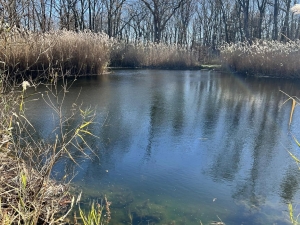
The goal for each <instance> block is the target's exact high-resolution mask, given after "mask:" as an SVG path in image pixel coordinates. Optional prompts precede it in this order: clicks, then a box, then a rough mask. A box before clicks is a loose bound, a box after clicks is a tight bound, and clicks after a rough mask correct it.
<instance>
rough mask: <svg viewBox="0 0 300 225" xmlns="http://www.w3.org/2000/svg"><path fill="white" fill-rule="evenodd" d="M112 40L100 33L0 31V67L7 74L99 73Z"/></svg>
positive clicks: (107, 58)
mask: <svg viewBox="0 0 300 225" xmlns="http://www.w3.org/2000/svg"><path fill="white" fill-rule="evenodd" d="M111 46H112V40H111V39H109V38H108V36H107V35H105V34H103V33H92V32H89V31H86V32H79V33H76V32H72V31H64V30H62V31H53V32H49V33H43V34H42V33H31V32H28V31H19V30H6V31H3V32H2V33H1V34H0V62H1V64H0V70H3V71H6V72H7V73H9V74H10V75H15V74H22V73H31V74H41V73H53V72H60V73H61V72H63V73H66V72H69V73H72V74H101V73H103V71H104V70H105V68H106V67H107V65H108V63H109V59H110V49H111Z"/></svg>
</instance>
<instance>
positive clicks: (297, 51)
mask: <svg viewBox="0 0 300 225" xmlns="http://www.w3.org/2000/svg"><path fill="white" fill-rule="evenodd" d="M220 49H221V61H222V65H223V66H224V67H229V68H230V69H231V70H234V71H236V72H239V73H242V74H249V75H257V76H260V75H264V76H271V77H286V78H299V77H300V63H299V59H300V41H299V40H297V41H289V42H287V43H282V42H279V41H263V40H257V41H254V42H253V43H252V44H249V43H248V42H239V43H236V44H225V45H223V46H222V47H221V48H220Z"/></svg>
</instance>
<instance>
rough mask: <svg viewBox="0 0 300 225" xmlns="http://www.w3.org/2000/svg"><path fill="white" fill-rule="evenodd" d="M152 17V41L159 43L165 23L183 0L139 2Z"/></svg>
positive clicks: (145, 0)
mask: <svg viewBox="0 0 300 225" xmlns="http://www.w3.org/2000/svg"><path fill="white" fill-rule="evenodd" d="M141 1H142V2H143V3H144V4H145V6H146V7H147V8H148V9H149V11H150V12H151V14H152V16H153V27H154V34H153V36H154V41H155V42H160V40H161V35H162V31H163V30H164V29H165V28H166V24H167V22H168V21H169V20H170V19H171V17H172V16H173V15H174V14H175V12H176V10H177V9H179V7H180V6H181V4H183V3H184V0H141Z"/></svg>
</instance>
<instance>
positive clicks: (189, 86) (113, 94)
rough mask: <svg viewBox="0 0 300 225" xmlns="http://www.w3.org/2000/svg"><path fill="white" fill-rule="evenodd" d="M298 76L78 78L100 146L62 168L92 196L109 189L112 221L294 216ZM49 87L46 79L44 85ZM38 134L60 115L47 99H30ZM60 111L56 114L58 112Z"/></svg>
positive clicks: (284, 220) (45, 135) (74, 95)
mask: <svg viewBox="0 0 300 225" xmlns="http://www.w3.org/2000/svg"><path fill="white" fill-rule="evenodd" d="M299 87H300V82H298V81H295V80H282V79H281V80H280V79H269V78H249V77H247V78H245V77H238V76H236V75H233V74H230V73H221V72H214V71H165V70H120V71H114V72H112V73H111V74H109V75H103V76H97V77H88V78H80V79H78V80H77V81H76V82H75V83H74V84H73V85H72V86H71V87H70V89H69V90H68V93H67V94H66V97H65V100H64V104H65V105H66V111H67V108H68V106H70V105H71V104H73V103H76V104H77V105H80V104H82V106H81V108H85V107H90V108H91V109H95V110H96V112H97V116H96V118H95V120H94V122H95V123H94V124H92V126H91V132H92V133H93V134H94V135H96V136H97V137H99V138H93V137H89V138H88V142H89V144H90V146H91V149H92V150H93V151H94V152H95V154H96V155H97V157H96V156H95V155H94V154H92V153H91V154H90V157H91V159H79V161H78V162H79V164H80V165H79V166H76V165H74V163H72V162H71V161H70V160H63V161H61V163H60V164H59V165H57V167H56V168H55V171H56V172H55V173H54V176H57V177H59V176H62V174H63V173H64V172H63V171H68V172H74V173H75V176H74V178H73V180H72V182H73V183H74V184H75V185H76V186H77V187H79V189H81V190H83V198H84V201H85V202H88V201H89V200H90V199H97V198H98V199H99V198H101V197H102V196H103V195H106V196H107V198H108V199H109V201H111V202H112V205H111V211H112V220H111V223H110V224H113V225H117V224H134V225H137V224H201V223H202V224H211V223H212V222H218V221H219V222H221V221H223V222H224V223H225V224H227V225H229V224H290V222H289V216H288V215H289V214H288V203H289V202H292V203H293V205H294V207H295V209H294V210H295V214H296V215H297V214H298V212H300V207H297V204H298V203H299V201H300V198H299V197H300V195H299V194H300V192H299V184H300V173H299V169H298V167H297V165H296V163H295V161H293V159H292V158H291V156H290V155H289V153H288V151H291V152H292V153H293V154H295V155H296V156H299V157H300V153H299V149H297V145H296V143H295V142H294V141H293V138H292V135H295V137H299V138H300V129H298V124H299V118H300V117H299V113H300V112H299V110H297V108H296V110H295V112H294V120H293V122H292V124H291V128H290V129H289V126H288V123H289V117H290V109H291V101H289V102H286V103H284V102H285V100H286V99H287V96H286V95H284V94H283V93H282V92H280V90H282V91H284V92H286V93H288V94H289V95H291V96H300V88H299ZM45 90H46V89H45V88H43V87H40V88H39V89H38V91H41V92H44V91H45ZM26 107H27V110H28V113H27V114H28V117H29V119H30V121H31V123H32V124H34V126H35V128H36V131H37V134H38V136H39V137H40V138H42V139H45V140H51V135H53V130H54V128H55V126H56V124H55V121H56V119H55V118H54V117H53V111H52V110H51V108H49V107H48V106H47V104H45V103H44V102H43V100H42V99H40V100H38V101H30V102H28V103H26ZM53 118H54V119H53Z"/></svg>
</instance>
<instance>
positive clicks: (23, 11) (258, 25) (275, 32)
mask: <svg viewBox="0 0 300 225" xmlns="http://www.w3.org/2000/svg"><path fill="white" fill-rule="evenodd" d="M296 3H297V1H296V0H293V1H292V0H0V20H2V25H4V26H5V25H6V26H9V27H12V26H16V27H19V28H22V29H26V30H31V31H34V32H47V31H50V30H57V29H66V30H72V31H76V32H78V31H83V30H87V29H88V30H91V31H93V32H101V31H103V32H105V33H106V34H108V35H109V36H110V37H114V38H118V39H120V40H125V41H136V40H139V41H145V42H148V41H151V42H164V43H167V44H173V43H175V44H181V45H186V44H188V45H189V46H190V45H192V46H210V47H212V48H214V47H215V46H218V45H219V44H220V43H223V42H227V43H230V42H237V41H244V40H253V39H268V40H279V41H284V40H287V38H288V39H291V40H295V39H297V38H299V37H300V18H299V16H296V15H294V14H293V13H292V12H291V11H290V8H291V7H292V6H293V5H294V4H296Z"/></svg>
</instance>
